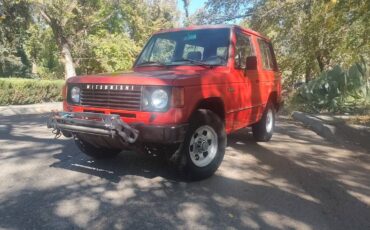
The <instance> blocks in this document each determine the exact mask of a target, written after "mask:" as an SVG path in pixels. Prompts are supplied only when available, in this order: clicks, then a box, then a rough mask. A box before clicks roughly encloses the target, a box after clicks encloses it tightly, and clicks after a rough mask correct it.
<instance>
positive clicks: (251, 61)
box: [245, 56, 257, 70]
mask: <svg viewBox="0 0 370 230" xmlns="http://www.w3.org/2000/svg"><path fill="white" fill-rule="evenodd" d="M256 69H257V57H256V56H249V57H247V60H246V63H245V70H256Z"/></svg>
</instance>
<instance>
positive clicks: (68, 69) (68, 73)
mask: <svg viewBox="0 0 370 230" xmlns="http://www.w3.org/2000/svg"><path fill="white" fill-rule="evenodd" d="M61 53H62V58H63V64H64V76H65V79H68V78H70V77H74V76H76V69H75V66H74V63H73V58H72V54H71V51H70V48H69V45H68V43H64V44H62V52H61Z"/></svg>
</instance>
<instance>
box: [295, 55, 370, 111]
mask: <svg viewBox="0 0 370 230" xmlns="http://www.w3.org/2000/svg"><path fill="white" fill-rule="evenodd" d="M292 103H294V104H296V105H299V107H300V109H301V110H304V111H307V112H349V113H351V112H356V111H361V110H362V111H364V110H367V109H368V108H369V105H370V75H369V70H367V66H366V63H365V62H364V61H363V62H361V63H355V64H354V65H352V66H351V67H350V68H349V69H348V70H344V69H342V68H341V67H340V66H335V67H334V68H333V69H331V70H329V71H325V72H322V73H321V74H320V75H319V76H318V77H317V78H315V79H314V80H312V81H310V82H309V83H307V84H305V85H303V86H302V87H301V88H299V89H298V91H297V92H296V94H295V95H294V97H293V100H292Z"/></svg>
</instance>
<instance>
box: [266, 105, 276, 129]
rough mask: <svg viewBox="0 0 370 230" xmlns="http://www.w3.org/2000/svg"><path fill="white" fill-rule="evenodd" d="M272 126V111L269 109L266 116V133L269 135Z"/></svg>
mask: <svg viewBox="0 0 370 230" xmlns="http://www.w3.org/2000/svg"><path fill="white" fill-rule="evenodd" d="M273 126H274V114H273V113H272V110H271V109H269V110H268V111H267V115H266V131H267V132H268V133H270V132H271V131H272V127H273Z"/></svg>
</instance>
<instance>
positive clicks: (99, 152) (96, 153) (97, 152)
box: [75, 138, 121, 159]
mask: <svg viewBox="0 0 370 230" xmlns="http://www.w3.org/2000/svg"><path fill="white" fill-rule="evenodd" d="M75 143H76V145H77V147H78V148H79V149H80V150H81V152H83V153H85V154H86V155H88V156H90V157H92V158H95V159H107V158H113V157H115V156H117V155H118V154H119V153H120V152H121V150H120V149H108V148H98V147H96V146H94V145H92V144H90V143H89V142H87V141H84V140H82V139H80V138H75Z"/></svg>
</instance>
